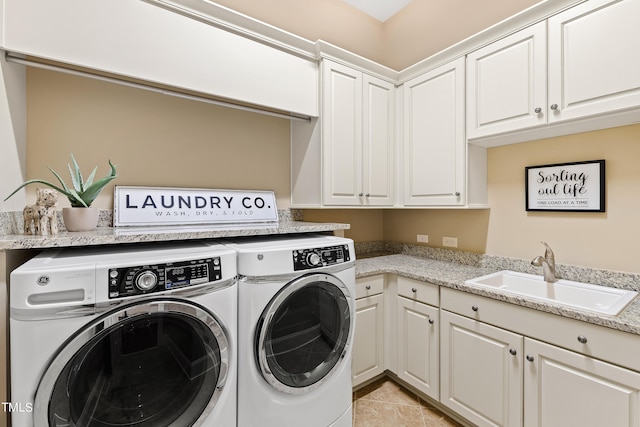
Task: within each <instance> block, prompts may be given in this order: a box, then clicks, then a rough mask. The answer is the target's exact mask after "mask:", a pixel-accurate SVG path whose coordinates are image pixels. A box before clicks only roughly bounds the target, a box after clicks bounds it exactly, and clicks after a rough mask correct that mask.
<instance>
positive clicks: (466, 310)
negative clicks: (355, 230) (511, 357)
mask: <svg viewBox="0 0 640 427" xmlns="http://www.w3.org/2000/svg"><path fill="white" fill-rule="evenodd" d="M441 308H442V309H443V310H447V311H451V312H453V313H457V314H460V315H462V316H466V317H470V318H472V319H475V320H479V321H481V322H484V323H489V324H491V325H495V326H498V327H501V328H503V329H507V330H510V331H513V332H516V333H519V334H522V335H525V336H528V337H531V338H536V339H538V340H540V341H543V342H547V343H549V344H553V345H557V346H559V347H563V348H566V349H569V350H573V351H575V352H578V353H581V354H585V355H588V356H591V357H595V358H597V359H601V360H605V361H608V362H611V363H614V364H617V365H621V366H624V367H627V368H630V369H633V370H636V371H640V359H639V358H638V357H637V355H638V354H640V335H635V334H631V333H627V332H622V331H619V330H616V329H611V328H607V327H605V326H599V325H594V324H592V323H587V322H582V321H580V320H575V319H569V318H566V317H562V316H558V315H555V314H551V313H545V312H543V311H539V310H535V309H532V308H527V307H522V306H519V305H516V304H511V303H507V302H502V301H497V300H494V299H491V298H487V297H482V296H478V295H473V294H470V293H466V292H462V291H456V290H453V289H449V288H443V289H442V301H441ZM621 349H624V350H623V351H621Z"/></svg>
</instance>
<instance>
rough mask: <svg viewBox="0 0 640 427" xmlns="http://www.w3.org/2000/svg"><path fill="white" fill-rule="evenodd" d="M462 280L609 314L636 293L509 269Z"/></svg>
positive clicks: (614, 312) (617, 309) (474, 284)
mask: <svg viewBox="0 0 640 427" xmlns="http://www.w3.org/2000/svg"><path fill="white" fill-rule="evenodd" d="M465 283H466V284H467V285H472V286H480V287H483V288H487V289H493V290H496V291H500V292H504V293H508V294H513V295H520V296H525V297H529V298H533V299H537V300H542V301H546V302H550V303H555V304H560V305H565V306H569V307H575V308H579V309H581V310H587V311H592V312H595V313H600V314H605V315H609V316H617V315H618V314H620V312H621V311H622V310H623V309H624V308H625V307H626V306H627V304H629V303H630V302H631V301H632V300H633V299H634V298H635V297H636V295H637V294H638V293H637V292H635V291H628V290H624V289H618V288H610V287H607V286H598V285H591V284H588V283H581V282H574V281H571V280H565V279H560V280H558V281H557V282H545V281H544V279H543V278H542V276H537V275H535V274H528V273H520V272H517V271H510V270H503V271H498V272H497V273H491V274H487V275H486V276H481V277H476V278H475V279H471V280H467V281H466V282H465Z"/></svg>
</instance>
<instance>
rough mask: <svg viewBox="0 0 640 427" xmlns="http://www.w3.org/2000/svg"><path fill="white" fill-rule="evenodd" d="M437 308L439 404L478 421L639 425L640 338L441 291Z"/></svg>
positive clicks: (554, 426) (527, 426) (528, 426)
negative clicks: (639, 358)
mask: <svg viewBox="0 0 640 427" xmlns="http://www.w3.org/2000/svg"><path fill="white" fill-rule="evenodd" d="M441 308H442V310H441V312H440V319H441V338H442V340H441V378H442V380H441V394H440V401H441V403H443V404H444V405H446V406H447V407H449V408H451V409H452V410H454V411H455V412H457V413H458V414H460V415H461V416H463V417H465V418H467V419H468V420H469V421H471V422H473V423H474V424H475V425H478V426H522V425H524V427H566V426H580V427H602V426H607V427H628V426H635V427H639V426H640V373H639V372H637V371H636V370H637V369H638V366H639V364H638V362H637V360H634V358H629V357H627V356H626V354H627V353H628V354H637V351H638V349H639V348H640V337H638V336H635V335H631V334H626V333H622V332H620V331H614V330H610V329H607V328H603V327H600V326H596V325H591V324H587V323H584V322H580V321H576V320H572V319H567V318H563V317H559V316H554V315H552V314H548V313H543V312H540V311H537V310H532V309H528V308H524V307H519V306H516V305H513V304H508V303H504V302H499V301H496V300H492V299H489V298H484V297H480V296H477V295H472V294H468V293H465V292H460V291H455V290H452V289H446V288H442V289H441ZM544 341H547V342H544ZM563 347H565V348H563ZM606 359H609V360H606ZM625 363H626V364H628V365H629V366H628V367H624V366H620V365H618V364H625ZM630 367H633V369H630Z"/></svg>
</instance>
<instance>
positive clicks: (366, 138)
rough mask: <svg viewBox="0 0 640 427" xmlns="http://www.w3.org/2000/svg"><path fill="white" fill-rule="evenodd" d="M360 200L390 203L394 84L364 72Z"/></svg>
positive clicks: (377, 203) (368, 203) (369, 202)
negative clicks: (361, 194) (361, 193)
mask: <svg viewBox="0 0 640 427" xmlns="http://www.w3.org/2000/svg"><path fill="white" fill-rule="evenodd" d="M363 80H364V91H363V135H362V137H363V139H362V144H363V147H362V154H363V161H362V169H363V171H362V172H363V188H362V191H363V193H364V196H363V198H362V203H364V204H367V205H376V206H389V205H393V182H394V180H393V170H394V167H393V162H394V155H393V148H394V144H393V141H394V126H393V124H394V122H395V86H394V85H393V84H391V83H389V82H386V81H384V80H381V79H378V78H375V77H372V76H369V75H367V74H364V76H363Z"/></svg>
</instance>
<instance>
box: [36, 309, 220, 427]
mask: <svg viewBox="0 0 640 427" xmlns="http://www.w3.org/2000/svg"><path fill="white" fill-rule="evenodd" d="M227 345H228V343H227V340H226V337H225V334H224V330H223V329H222V327H221V326H220V324H219V323H218V322H217V321H216V319H215V318H214V317H213V316H212V315H211V314H210V313H209V312H207V311H206V310H204V309H202V308H201V307H199V306H197V305H195V304H190V303H186V302H183V301H177V300H175V301H174V300H166V299H165V300H155V301H154V300H147V301H144V302H141V303H138V304H132V305H128V306H126V307H123V308H121V309H118V310H117V311H116V312H111V313H109V314H108V315H106V316H103V317H101V318H99V319H97V320H96V321H94V322H92V323H91V324H89V325H88V326H86V327H85V328H84V329H83V330H81V331H80V332H79V333H78V334H76V335H75V336H74V337H73V338H72V339H71V340H70V341H69V342H68V343H67V345H65V347H63V349H62V350H61V351H60V353H59V354H58V355H57V356H56V358H55V359H54V361H53V362H52V364H51V365H50V366H49V369H48V370H47V372H46V373H45V375H44V376H43V380H42V382H41V384H40V386H39V387H38V391H37V394H36V401H35V413H34V416H35V420H36V422H35V424H36V425H48V426H63V425H64V426H111V427H113V426H136V427H146V426H158V427H160V426H176V427H177V426H191V425H193V424H195V423H196V421H197V420H198V419H199V418H200V417H201V416H203V414H206V413H208V412H210V411H211V409H212V408H213V406H214V405H215V401H216V400H217V398H218V396H219V393H220V392H221V390H222V386H223V385H224V382H225V379H226V374H227V370H228V356H229V355H228V347H227Z"/></svg>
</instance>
